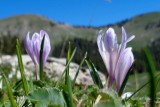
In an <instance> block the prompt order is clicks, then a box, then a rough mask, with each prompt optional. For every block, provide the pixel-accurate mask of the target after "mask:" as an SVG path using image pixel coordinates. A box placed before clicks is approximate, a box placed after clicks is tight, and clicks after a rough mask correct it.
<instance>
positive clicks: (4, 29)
mask: <svg viewBox="0 0 160 107" xmlns="http://www.w3.org/2000/svg"><path fill="white" fill-rule="evenodd" d="M111 26H112V27H114V28H115V29H116V33H117V35H118V37H121V31H120V28H121V26H124V27H125V29H126V31H127V33H128V34H129V35H135V36H136V38H135V40H134V41H133V42H131V43H130V44H129V45H131V46H133V47H135V50H138V49H140V48H141V47H143V46H146V45H147V44H149V43H150V42H151V41H153V40H154V39H156V38H159V37H160V12H154V13H148V14H143V15H139V16H137V17H133V18H131V19H128V20H126V21H122V22H120V23H116V24H114V25H111ZM107 28H108V25H106V26H101V27H96V28H95V27H74V26H71V25H68V24H64V23H58V22H55V21H51V20H49V19H47V18H45V17H42V16H37V15H20V16H15V17H10V18H6V19H1V20H0V36H8V35H10V36H15V35H16V36H19V37H20V38H21V39H22V38H23V37H24V35H25V34H26V32H28V31H30V32H31V33H33V32H35V31H37V32H39V30H40V29H44V30H46V31H47V32H48V33H49V35H50V38H51V41H53V42H51V43H52V45H53V44H54V45H56V44H58V43H60V42H64V41H65V40H66V39H68V38H75V37H77V38H84V39H87V40H91V41H96V37H97V32H98V30H99V29H102V30H105V29H107Z"/></svg>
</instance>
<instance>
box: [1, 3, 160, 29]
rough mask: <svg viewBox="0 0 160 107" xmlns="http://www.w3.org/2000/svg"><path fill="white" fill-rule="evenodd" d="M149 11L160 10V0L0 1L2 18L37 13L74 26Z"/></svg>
mask: <svg viewBox="0 0 160 107" xmlns="http://www.w3.org/2000/svg"><path fill="white" fill-rule="evenodd" d="M148 12H160V0H1V2H0V19H4V18H7V17H11V16H16V15H21V14H36V15H40V16H43V17H47V18H49V19H51V20H53V21H57V22H63V23H67V24H70V25H73V26H102V25H107V24H114V23H116V22H120V21H123V20H125V19H130V18H132V17H135V16H137V15H140V14H144V13H148Z"/></svg>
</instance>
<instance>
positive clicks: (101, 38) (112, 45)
mask: <svg viewBox="0 0 160 107" xmlns="http://www.w3.org/2000/svg"><path fill="white" fill-rule="evenodd" d="M134 37H135V36H131V37H129V38H127V34H126V32H125V30H124V28H123V27H122V40H121V43H120V44H118V43H117V36H116V34H115V32H114V29H113V28H109V29H108V30H107V31H106V33H105V34H103V33H102V31H100V32H99V34H98V38H97V45H98V48H99V53H100V55H101V57H102V59H103V61H104V64H105V66H106V69H107V71H108V78H109V79H108V87H109V88H110V87H111V86H112V85H113V83H114V81H115V82H116V90H117V92H118V91H119V89H120V87H121V85H122V83H123V81H124V79H125V77H126V74H127V73H128V71H129V69H130V67H131V65H132V63H133V61H134V57H133V53H132V51H131V49H132V48H131V47H127V48H126V45H127V43H128V42H129V41H131V40H132V39H133V38H134Z"/></svg>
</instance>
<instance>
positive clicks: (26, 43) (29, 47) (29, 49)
mask: <svg viewBox="0 0 160 107" xmlns="http://www.w3.org/2000/svg"><path fill="white" fill-rule="evenodd" d="M29 34H30V33H29V32H28V33H27V35H26V36H25V38H24V46H25V49H26V51H27V53H28V54H29V56H30V57H31V59H32V61H33V63H34V64H36V60H35V57H34V53H33V47H32V42H31V40H30V37H29Z"/></svg>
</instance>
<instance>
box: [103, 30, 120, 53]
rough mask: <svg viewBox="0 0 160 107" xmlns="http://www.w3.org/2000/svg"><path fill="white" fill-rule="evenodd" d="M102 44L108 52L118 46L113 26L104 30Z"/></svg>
mask: <svg viewBox="0 0 160 107" xmlns="http://www.w3.org/2000/svg"><path fill="white" fill-rule="evenodd" d="M104 46H105V48H106V50H107V51H108V52H109V53H110V52H112V51H113V50H115V49H117V48H118V44H117V36H116V34H115V32H114V29H113V28H109V29H108V30H107V31H106V34H105V36H104Z"/></svg>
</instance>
